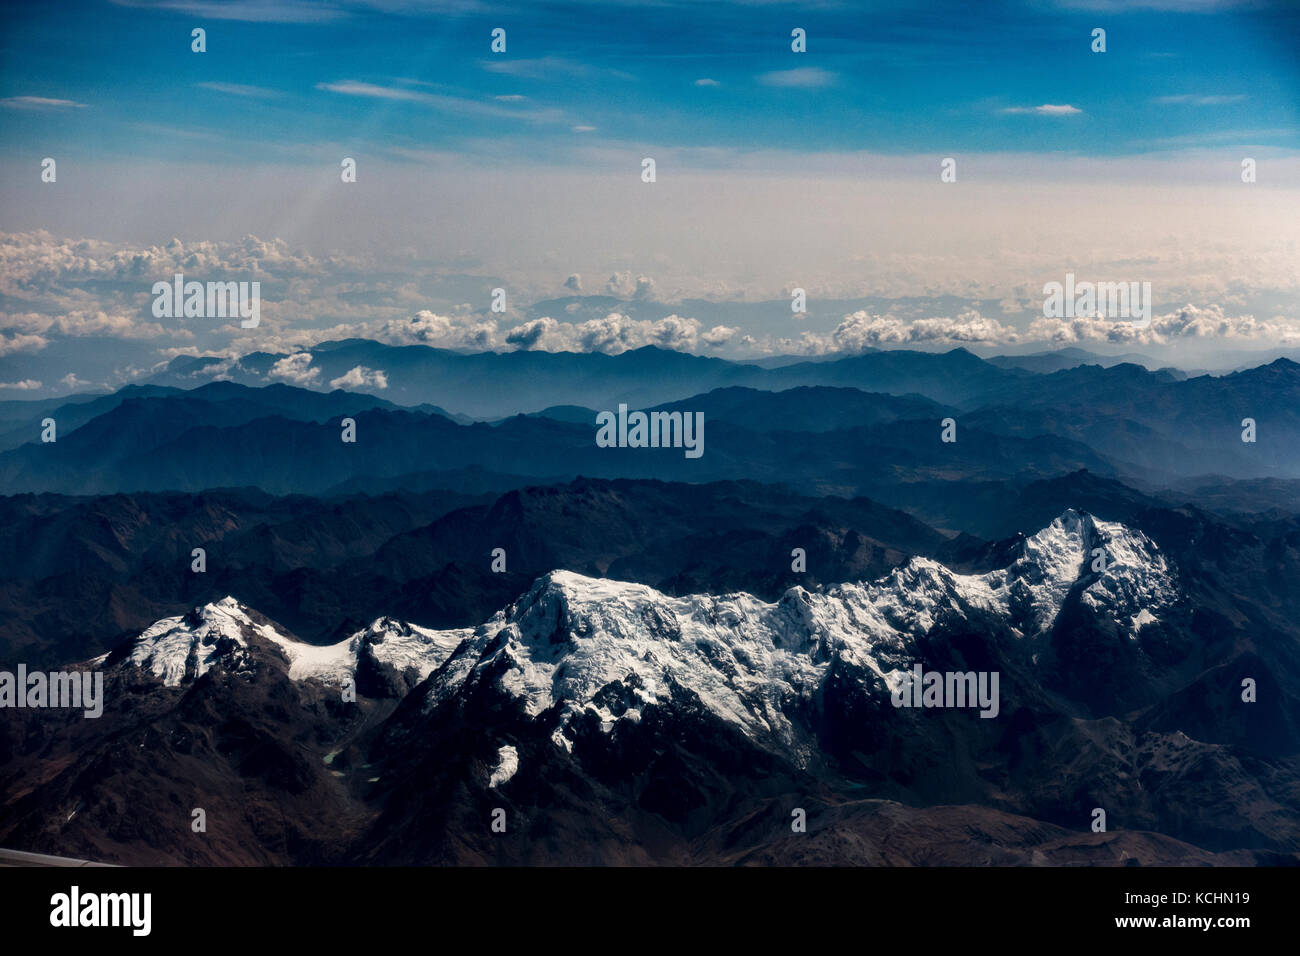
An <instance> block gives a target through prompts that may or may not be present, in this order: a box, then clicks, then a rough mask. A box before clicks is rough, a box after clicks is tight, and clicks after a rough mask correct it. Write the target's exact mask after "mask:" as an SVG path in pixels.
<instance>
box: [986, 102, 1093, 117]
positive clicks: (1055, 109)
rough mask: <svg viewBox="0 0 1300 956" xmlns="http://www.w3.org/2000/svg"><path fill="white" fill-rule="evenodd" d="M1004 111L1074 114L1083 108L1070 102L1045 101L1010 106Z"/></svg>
mask: <svg viewBox="0 0 1300 956" xmlns="http://www.w3.org/2000/svg"><path fill="white" fill-rule="evenodd" d="M1002 112H1004V113H1035V114H1037V115H1039V116H1074V115H1075V114H1077V113H1082V112H1083V110H1081V109H1079V108H1078V107H1077V106H1071V105H1070V104H1069V103H1062V104H1056V103H1044V104H1043V105H1042V106H1008V107H1007V108H1006V109H1004V110H1003V111H1002Z"/></svg>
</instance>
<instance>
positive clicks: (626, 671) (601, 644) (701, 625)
mask: <svg viewBox="0 0 1300 956" xmlns="http://www.w3.org/2000/svg"><path fill="white" fill-rule="evenodd" d="M1019 548H1020V553H1019V555H1018V557H1017V558H1016V559H1015V560H1014V561H1013V562H1012V563H1011V564H1009V565H1008V566H1007V567H1005V568H1001V569H998V570H995V571H992V572H989V573H987V574H957V573H954V572H953V571H951V570H949V569H948V568H946V567H944V566H943V565H942V564H939V563H938V562H936V561H933V560H931V559H928V558H913V559H912V560H910V561H908V562H907V563H906V564H904V565H902V566H900V567H897V568H895V569H893V570H892V571H890V572H889V573H888V574H886V575H884V576H883V577H881V578H879V579H878V580H876V581H872V582H862V583H847V584H841V585H836V586H833V587H829V588H826V589H825V590H819V591H808V590H806V589H804V588H802V587H795V588H791V589H789V590H788V591H787V592H786V593H785V594H784V595H783V596H782V597H781V598H780V599H779V600H778V601H775V602H766V601H763V600H761V599H760V598H758V597H755V596H754V595H751V594H747V593H743V592H741V593H734V594H719V595H711V594H694V595H687V596H684V597H672V596H670V595H666V594H663V593H662V592H659V591H657V590H655V589H654V588H651V587H648V586H646V585H643V584H632V583H627V582H621V581H611V580H607V579H603V578H591V577H586V576H584V575H581V574H576V573H574V572H571V571H553V572H551V573H549V574H546V575H544V576H542V577H541V578H538V579H537V581H536V582H534V584H533V586H532V587H531V588H530V589H529V590H528V591H527V592H525V593H524V594H523V595H521V596H520V597H519V598H518V599H517V600H516V601H515V602H514V603H513V604H512V605H510V606H509V607H507V608H504V609H503V610H501V611H499V612H498V613H497V614H496V615H494V616H493V617H492V618H491V619H490V620H489V621H487V622H485V623H484V624H482V625H480V626H479V627H477V628H463V629H457V630H445V631H441V630H434V629H429V628H422V627H417V626H415V625H411V624H404V623H401V622H398V621H394V620H392V619H390V618H380V619H378V620H376V621H375V622H374V623H373V624H371V625H370V626H369V627H368V628H366V629H364V630H362V631H359V632H357V633H356V634H354V635H352V636H351V637H349V638H348V639H346V640H344V641H340V642H339V643H337V644H333V645H330V646H326V647H316V646H312V645H308V644H304V643H302V642H300V641H297V640H294V639H293V638H291V637H289V636H287V635H284V634H282V633H280V632H279V631H277V630H276V629H275V627H273V626H272V625H270V624H269V623H264V622H262V619H261V618H260V617H255V616H253V615H252V614H251V613H250V612H249V610H248V609H247V608H244V607H243V606H242V605H240V604H239V603H238V602H237V601H235V600H234V599H233V598H225V599H223V600H222V601H218V602H216V603H214V604H209V605H207V606H205V607H203V608H199V609H196V610H195V611H194V612H192V613H191V614H189V615H185V616H183V617H175V618H167V619H165V620H162V621H159V622H158V623H156V624H154V625H153V626H152V627H150V628H149V629H148V630H146V631H145V632H144V633H143V634H141V635H140V637H139V639H138V640H137V642H136V644H135V646H134V647H133V649H132V651H131V654H130V661H131V663H133V664H135V665H136V666H139V667H144V668H148V669H149V670H150V671H151V672H152V673H153V674H154V675H155V676H156V677H159V678H160V679H162V681H163V682H164V683H166V684H168V685H169V686H176V685H178V684H180V683H182V682H183V681H184V680H187V679H192V678H197V677H199V676H201V675H202V674H203V673H204V672H205V671H206V670H208V669H209V668H210V667H211V666H213V663H214V662H215V661H216V660H217V659H218V658H219V657H220V656H221V655H223V654H227V655H231V657H230V659H231V660H233V661H235V662H236V663H237V662H238V661H239V660H240V657H239V654H238V652H239V650H240V649H243V648H246V647H247V641H248V640H249V639H250V638H253V637H256V638H261V639H263V640H266V641H268V642H270V643H271V644H273V645H274V646H275V647H276V648H278V649H279V651H280V653H281V654H282V655H283V657H284V659H285V660H286V661H287V662H288V673H289V676H290V677H292V678H293V679H295V680H317V681H321V682H324V683H328V684H340V683H342V682H344V681H345V680H347V679H349V678H355V677H356V675H357V673H358V669H359V665H360V664H361V662H362V660H363V658H364V659H366V660H367V661H368V662H373V663H375V664H377V665H381V666H387V667H391V668H392V669H393V670H395V671H396V672H397V673H400V674H406V675H410V679H408V686H413V685H414V683H415V682H417V681H418V680H424V679H425V678H427V677H429V676H430V675H433V679H432V680H430V681H429V682H428V684H427V688H426V694H427V697H426V705H427V706H429V707H432V706H434V705H436V704H437V703H439V702H441V701H444V700H447V699H449V698H450V697H453V696H455V695H457V694H461V693H464V692H466V691H468V690H472V689H474V688H475V687H478V686H483V685H490V686H493V687H495V688H497V689H499V690H500V691H501V692H504V693H505V694H507V695H509V696H512V697H514V698H516V699H518V700H519V701H520V702H521V705H522V706H523V708H524V710H525V712H526V713H528V714H529V715H531V716H533V717H539V716H541V715H542V714H543V713H544V712H547V711H550V710H551V709H552V708H554V711H555V713H556V714H558V722H557V725H556V728H555V732H554V735H553V739H554V740H555V741H556V743H557V744H558V745H561V746H566V747H567V746H570V745H571V741H570V738H569V736H567V735H566V729H567V728H568V727H569V725H570V724H571V722H572V721H573V720H574V719H575V718H576V717H578V716H579V715H585V714H590V715H594V716H595V717H596V718H597V719H598V720H599V722H600V724H601V726H602V727H604V728H608V727H610V726H612V725H613V723H615V722H616V721H618V720H622V719H629V720H637V719H639V718H640V715H641V713H642V711H643V709H644V708H645V707H646V706H647V705H649V704H654V703H659V702H663V701H666V700H669V699H672V698H674V697H676V696H679V695H681V694H683V693H686V694H688V695H691V696H692V697H693V698H696V699H698V700H699V702H700V703H701V704H702V705H703V706H704V707H705V708H707V710H709V711H710V712H711V713H713V714H714V715H715V716H717V717H719V718H720V719H722V720H724V721H727V722H728V723H731V724H733V725H734V726H736V727H737V728H739V729H740V730H741V731H742V732H743V733H745V734H747V735H750V736H755V737H764V738H770V739H774V740H776V741H778V742H780V743H781V744H783V745H784V746H786V747H787V748H788V749H794V750H799V749H802V744H801V738H800V731H799V729H798V727H797V726H796V721H794V720H792V718H791V716H790V715H791V714H794V713H798V712H799V711H800V710H801V708H802V705H805V704H808V703H809V702H810V701H812V700H813V699H814V698H815V697H816V696H817V695H818V694H819V692H820V691H821V689H822V687H823V683H824V680H825V678H826V676H827V673H828V672H829V671H830V669H831V667H832V666H833V664H834V663H835V662H837V661H839V662H842V663H843V664H844V665H846V666H847V667H848V668H849V669H850V670H852V672H853V673H855V674H859V675H862V677H861V678H860V679H861V680H863V681H866V682H868V683H873V684H876V685H877V686H878V688H890V689H892V688H894V687H896V686H898V684H899V682H900V681H901V680H902V679H903V674H904V673H905V672H906V671H907V670H908V669H909V668H910V667H911V665H912V663H913V662H914V661H915V659H916V654H915V645H916V641H917V639H918V638H921V637H923V636H924V635H926V634H928V633H929V632H930V631H931V630H932V629H934V628H935V627H936V626H937V625H939V624H941V623H943V624H946V625H947V626H949V627H961V626H963V624H964V622H966V621H969V620H971V619H972V617H974V616H982V617H985V618H989V617H991V618H994V619H996V620H998V621H1000V623H1001V624H1002V625H1003V626H1004V627H1005V628H1006V630H1007V631H1008V632H1009V633H1010V634H1011V635H1013V636H1014V637H1015V638H1017V639H1028V640H1032V639H1034V638H1036V637H1037V636H1039V635H1041V634H1043V633H1044V632H1046V631H1048V630H1049V629H1050V628H1051V627H1052V624H1053V622H1054V621H1055V620H1056V618H1057V616H1058V615H1059V614H1060V612H1061V609H1062V607H1063V606H1064V604H1065V603H1066V601H1067V600H1068V599H1069V597H1070V595H1071V594H1076V595H1077V597H1078V600H1079V601H1080V602H1081V603H1082V604H1084V605H1086V606H1087V607H1089V608H1091V609H1092V611H1094V612H1095V613H1096V614H1097V615H1098V616H1099V617H1101V618H1103V619H1109V620H1111V621H1112V622H1113V625H1114V627H1115V628H1116V629H1117V630H1118V631H1119V632H1121V633H1127V634H1128V635H1129V636H1130V637H1135V636H1136V635H1137V634H1138V632H1139V631H1140V630H1141V629H1142V628H1144V627H1148V626H1150V625H1151V624H1152V623H1155V622H1158V621H1159V620H1160V615H1161V613H1162V611H1163V610H1164V609H1165V608H1166V607H1167V606H1168V605H1169V604H1170V603H1171V602H1172V601H1173V600H1174V599H1175V597H1176V594H1177V592H1176V587H1175V583H1174V579H1173V575H1172V573H1171V570H1170V567H1169V565H1168V563H1167V561H1166V560H1165V558H1164V556H1163V555H1162V554H1161V553H1160V551H1159V549H1158V548H1157V546H1156V545H1155V544H1154V542H1152V541H1151V540H1150V539H1149V538H1147V537H1146V535H1144V534H1142V533H1141V532H1139V531H1135V530H1132V529H1129V528H1127V527H1125V526H1124V525H1122V524H1119V523H1115V522H1107V521H1101V520H1099V519H1096V518H1094V517H1092V516H1090V515H1087V514H1084V513H1081V512H1077V511H1067V512H1065V513H1064V514H1062V515H1061V516H1060V517H1058V518H1057V519H1055V520H1054V521H1053V522H1052V523H1051V524H1050V525H1048V526H1047V527H1046V528H1043V529H1042V530H1041V531H1039V532H1038V533H1036V534H1034V535H1032V536H1029V537H1026V538H1024V539H1023V540H1022V541H1021V542H1020V545H1019ZM503 767H504V764H503ZM502 772H503V773H504V769H503V770H502Z"/></svg>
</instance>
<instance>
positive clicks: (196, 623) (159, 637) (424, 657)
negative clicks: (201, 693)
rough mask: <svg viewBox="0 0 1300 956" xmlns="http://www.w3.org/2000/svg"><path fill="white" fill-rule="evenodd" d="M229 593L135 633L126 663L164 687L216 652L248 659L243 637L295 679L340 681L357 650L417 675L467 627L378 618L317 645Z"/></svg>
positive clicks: (353, 665)
mask: <svg viewBox="0 0 1300 956" xmlns="http://www.w3.org/2000/svg"><path fill="white" fill-rule="evenodd" d="M259 621H260V616H256V617H255V615H254V614H252V613H250V609H249V608H247V607H245V606H244V605H242V604H240V603H239V602H238V601H237V600H235V598H234V597H231V596H226V597H224V598H222V599H221V600H220V601H214V602H212V603H210V604H205V605H203V606H202V607H198V608H195V609H194V610H193V611H191V612H190V613H189V614H184V615H180V616H177V617H168V618H163V619H162V620H160V621H157V622H156V623H154V624H153V625H151V626H150V627H149V628H147V629H146V630H145V631H144V632H143V633H141V634H140V636H139V637H138V638H136V641H135V644H134V645H133V647H132V648H131V653H130V654H129V656H128V658H127V660H128V662H129V663H130V664H132V665H134V666H136V667H141V668H145V669H147V670H148V671H149V672H150V673H152V674H153V676H154V677H157V678H159V679H161V680H162V682H163V684H165V685H166V686H168V687H177V686H179V685H180V684H182V683H183V682H185V681H186V680H187V679H191V680H197V679H198V678H199V677H202V676H203V675H204V674H205V673H206V672H207V671H208V670H210V669H211V668H212V667H213V665H214V664H216V663H217V661H218V660H220V659H222V658H223V657H224V658H225V659H226V661H227V663H228V664H229V665H231V666H235V667H239V666H244V665H246V663H247V660H248V656H247V649H248V641H249V638H250V637H254V638H260V639H261V640H264V641H266V642H268V643H270V644H271V645H273V646H274V647H276V648H277V649H278V650H279V651H280V653H281V654H282V655H283V656H284V658H285V660H286V661H287V662H288V665H289V667H288V672H289V676H290V677H291V678H292V679H294V680H318V681H320V682H322V683H326V684H342V683H343V682H344V681H346V680H349V679H352V680H355V677H356V671H357V663H358V660H359V658H360V656H361V655H362V654H365V655H367V656H368V657H369V658H370V659H371V660H372V661H373V662H375V663H378V664H381V665H387V666H391V667H392V668H393V669H394V670H395V671H397V672H398V673H404V672H406V671H408V670H413V671H414V672H415V673H416V674H418V680H423V679H424V678H426V677H428V676H429V673H430V672H431V671H432V670H433V669H434V668H435V667H437V666H438V664H440V663H441V662H442V661H443V660H445V659H446V657H447V656H448V655H449V654H450V653H451V652H452V651H453V650H455V648H456V645H457V644H459V643H460V641H461V640H462V639H463V638H464V637H465V636H467V635H468V634H469V633H471V632H470V631H468V630H466V631H454V630H453V631H436V630H432V629H430V628H424V627H417V626H416V625H414V624H406V623H403V622H401V621H394V620H393V619H392V618H388V617H381V618H379V619H377V620H376V621H374V622H373V623H372V624H371V625H370V626H369V627H367V628H364V629H363V630H360V631H358V632H356V633H355V634H353V635H352V636H351V637H349V638H346V639H344V640H342V641H339V642H338V643H336V644H329V645H324V646H318V645H314V644H307V643H304V642H303V641H299V640H296V639H295V638H293V637H290V636H288V635H286V634H283V633H281V632H280V631H278V630H277V629H276V628H275V627H274V626H273V625H271V624H270V623H259Z"/></svg>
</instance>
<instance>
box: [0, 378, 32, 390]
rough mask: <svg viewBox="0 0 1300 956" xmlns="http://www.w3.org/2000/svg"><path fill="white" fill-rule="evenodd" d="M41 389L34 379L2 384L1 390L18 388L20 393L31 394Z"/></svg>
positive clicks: (0, 384)
mask: <svg viewBox="0 0 1300 956" xmlns="http://www.w3.org/2000/svg"><path fill="white" fill-rule="evenodd" d="M40 387H41V383H40V382H38V381H37V380H36V379H34V378H25V379H23V380H22V381H21V382H0V388H16V389H18V391H20V392H30V391H33V390H35V389H38V388H40Z"/></svg>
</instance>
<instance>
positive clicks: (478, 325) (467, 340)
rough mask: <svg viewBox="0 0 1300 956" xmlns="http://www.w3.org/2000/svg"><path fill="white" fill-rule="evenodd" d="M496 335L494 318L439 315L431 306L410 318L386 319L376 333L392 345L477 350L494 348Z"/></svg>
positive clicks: (379, 337) (381, 339) (383, 340)
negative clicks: (432, 310) (480, 318)
mask: <svg viewBox="0 0 1300 956" xmlns="http://www.w3.org/2000/svg"><path fill="white" fill-rule="evenodd" d="M496 336H497V324H496V321H495V320H493V319H482V320H479V319H475V318H473V317H466V316H452V315H438V314H437V313H436V312H431V311H429V310H428V309H421V310H420V311H419V312H417V313H416V314H415V315H413V316H411V317H410V318H409V319H394V320H392V321H389V322H385V323H384V324H383V325H381V326H380V327H379V329H378V330H377V332H376V338H378V339H379V340H380V341H381V342H388V343H389V344H391V345H432V346H434V347H436V348H444V349H469V350H472V351H475V352H482V351H485V350H488V349H491V348H492V347H493V346H494V345H495V344H496Z"/></svg>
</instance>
